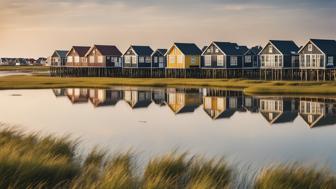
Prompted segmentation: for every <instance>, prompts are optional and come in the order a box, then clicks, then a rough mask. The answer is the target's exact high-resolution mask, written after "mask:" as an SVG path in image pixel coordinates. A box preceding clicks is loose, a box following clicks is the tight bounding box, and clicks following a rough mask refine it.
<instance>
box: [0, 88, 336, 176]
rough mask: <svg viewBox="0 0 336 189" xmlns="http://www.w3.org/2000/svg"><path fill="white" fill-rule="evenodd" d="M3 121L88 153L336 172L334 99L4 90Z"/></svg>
mask: <svg viewBox="0 0 336 189" xmlns="http://www.w3.org/2000/svg"><path fill="white" fill-rule="evenodd" d="M0 104H1V107H0V116H1V121H2V122H3V123H9V124H11V125H17V126H18V127H20V128H23V129H24V130H25V131H28V132H41V133H42V134H56V135H61V136H62V135H67V134H71V135H72V137H74V138H80V140H81V146H80V147H81V149H82V150H83V152H85V151H88V150H90V149H91V148H92V147H94V146H97V145H98V146H101V147H103V148H106V149H108V150H110V151H111V152H118V151H125V150H128V149H130V148H131V149H133V150H134V151H135V152H137V153H138V155H139V157H141V159H143V160H144V161H145V160H147V159H148V158H149V157H151V156H153V155H158V154H165V153H167V152H169V151H172V150H176V149H178V150H179V151H185V150H187V151H189V152H190V153H191V154H204V155H206V156H209V157H214V156H217V157H219V156H225V157H226V158H227V160H228V161H231V162H234V163H238V164H244V165H245V164H248V165H252V166H253V167H255V168H260V167H262V166H265V165H269V164H272V163H288V162H300V163H307V164H316V165H321V166H323V165H327V166H330V167H331V168H332V169H333V170H336V150H335V149H336V137H335V132H336V97H333V96H292V97H286V96H247V95H244V94H243V93H242V92H241V91H225V90H220V89H206V88H141V87H113V88H111V89H107V90H106V89H75V88H72V89H54V90H51V89H50V90H7V91H0Z"/></svg>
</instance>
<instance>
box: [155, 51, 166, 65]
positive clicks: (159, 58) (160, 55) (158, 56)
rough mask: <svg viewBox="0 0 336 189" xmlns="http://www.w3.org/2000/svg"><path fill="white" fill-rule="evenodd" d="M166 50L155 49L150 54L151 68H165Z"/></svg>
mask: <svg viewBox="0 0 336 189" xmlns="http://www.w3.org/2000/svg"><path fill="white" fill-rule="evenodd" d="M166 53H167V49H157V50H156V51H154V52H153V54H152V68H165V67H166V66H167V57H166V55H165V54H166Z"/></svg>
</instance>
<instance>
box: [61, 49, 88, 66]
mask: <svg viewBox="0 0 336 189" xmlns="http://www.w3.org/2000/svg"><path fill="white" fill-rule="evenodd" d="M89 50H90V47H88V46H73V47H72V48H71V49H70V51H69V52H68V54H67V63H66V66H88V63H87V58H86V56H85V55H86V53H87V52H88V51H89Z"/></svg>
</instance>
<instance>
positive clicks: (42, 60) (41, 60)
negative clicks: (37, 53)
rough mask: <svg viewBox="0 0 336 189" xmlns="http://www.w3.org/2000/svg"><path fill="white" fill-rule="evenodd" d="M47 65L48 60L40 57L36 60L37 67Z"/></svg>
mask: <svg viewBox="0 0 336 189" xmlns="http://www.w3.org/2000/svg"><path fill="white" fill-rule="evenodd" d="M46 64H47V58H44V57H40V58H38V59H37V60H36V65H46Z"/></svg>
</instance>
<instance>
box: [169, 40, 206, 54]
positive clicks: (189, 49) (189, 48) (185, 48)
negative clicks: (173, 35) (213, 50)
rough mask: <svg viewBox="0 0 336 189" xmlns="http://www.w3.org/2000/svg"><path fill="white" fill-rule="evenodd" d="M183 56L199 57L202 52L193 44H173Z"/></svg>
mask: <svg viewBox="0 0 336 189" xmlns="http://www.w3.org/2000/svg"><path fill="white" fill-rule="evenodd" d="M174 45H175V46H176V47H177V48H178V49H180V51H181V52H182V53H183V54H185V55H201V54H202V51H201V49H199V48H198V47H197V45H195V44H194V43H174Z"/></svg>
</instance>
